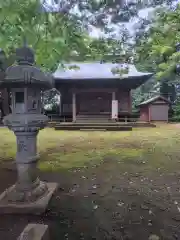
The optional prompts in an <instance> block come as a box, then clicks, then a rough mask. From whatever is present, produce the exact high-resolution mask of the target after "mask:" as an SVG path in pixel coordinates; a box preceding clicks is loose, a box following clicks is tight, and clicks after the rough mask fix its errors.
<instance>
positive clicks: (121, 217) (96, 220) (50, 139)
mask: <svg viewBox="0 0 180 240" xmlns="http://www.w3.org/2000/svg"><path fill="white" fill-rule="evenodd" d="M0 137H1V141H0V160H1V162H8V161H9V160H12V159H13V158H14V157H15V152H16V144H15V136H14V135H13V133H12V132H10V131H9V130H7V129H4V128H2V129H0ZM38 150H39V152H40V161H39V168H40V169H41V170H42V171H41V172H40V177H41V179H43V180H46V181H53V182H54V181H55V182H58V183H59V185H60V188H59V190H58V191H57V193H56V195H55V196H54V197H53V199H52V201H51V203H50V205H49V209H48V211H47V213H46V214H45V215H43V216H41V217H30V216H23V217H19V216H3V221H0V229H1V231H0V239H6V240H10V239H12V234H13V236H14V238H15V239H16V237H15V235H16V236H18V234H19V232H20V231H22V229H23V227H24V226H25V224H27V223H28V222H41V223H42V222H43V223H45V224H48V225H49V226H50V231H51V234H52V235H51V238H52V239H53V240H56V239H58V240H59V239H63V240H65V239H69V240H79V239H85V240H89V239H97V240H101V239H107V240H110V239H115V240H119V239H123V240H124V239H126V240H136V239H142V240H146V239H148V238H149V236H150V235H152V234H155V235H157V236H159V238H160V239H163V240H170V239H171V240H172V239H174V240H177V239H180V228H179V222H180V125H171V124H164V125H158V126H157V128H139V129H134V130H133V131H132V132H81V131H77V132H74V131H73V132H68V131H67V132H66V131H54V130H53V129H50V128H46V129H44V130H42V131H41V132H40V134H39V136H38ZM15 179H16V174H15V171H9V170H8V171H5V170H4V169H2V170H1V171H0V191H2V190H3V189H5V188H6V187H7V186H8V185H11V184H12V183H14V181H15ZM9 229H11V231H9Z"/></svg>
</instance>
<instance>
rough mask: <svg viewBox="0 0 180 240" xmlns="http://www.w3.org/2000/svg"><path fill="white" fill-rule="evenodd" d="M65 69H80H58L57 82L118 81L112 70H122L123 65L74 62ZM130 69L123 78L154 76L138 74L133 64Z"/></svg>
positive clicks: (145, 73)
mask: <svg viewBox="0 0 180 240" xmlns="http://www.w3.org/2000/svg"><path fill="white" fill-rule="evenodd" d="M64 65H65V67H70V66H74V65H76V66H78V67H79V69H68V68H67V69H66V68H65V69H62V68H60V67H59V68H58V69H57V70H56V71H55V72H54V74H53V76H54V78H55V80H56V81H57V80H61V79H66V80H93V79H96V80H97V79H102V80H105V79H118V78H120V77H119V74H113V73H112V69H113V68H115V67H119V68H121V67H122V66H123V64H118V63H110V62H109V63H108V62H106V63H100V62H83V63H82V62H72V63H67V64H64ZM128 67H129V73H128V74H124V75H122V77H121V78H122V79H123V78H131V77H136V78H138V77H140V78H143V77H144V78H145V79H149V78H150V77H151V76H152V75H153V74H152V73H147V72H138V71H137V69H136V67H135V66H134V65H132V64H128Z"/></svg>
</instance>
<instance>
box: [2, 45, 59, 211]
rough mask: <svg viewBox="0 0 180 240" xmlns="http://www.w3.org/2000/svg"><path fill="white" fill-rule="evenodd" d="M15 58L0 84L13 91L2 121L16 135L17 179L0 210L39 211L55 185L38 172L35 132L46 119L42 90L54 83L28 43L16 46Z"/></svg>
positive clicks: (3, 200) (46, 203) (48, 198)
mask: <svg viewBox="0 0 180 240" xmlns="http://www.w3.org/2000/svg"><path fill="white" fill-rule="evenodd" d="M16 62H17V63H16V65H12V66H10V67H8V68H7V70H6V72H5V78H4V79H3V80H1V81H0V85H1V88H2V87H8V88H10V89H11V93H12V114H9V115H7V116H6V117H5V118H4V120H3V122H4V125H5V126H7V127H8V128H9V129H10V130H12V131H13V132H14V134H15V135H16V140H17V154H16V165H17V175H18V179H17V182H16V183H15V185H13V186H11V187H10V188H9V189H7V190H6V191H5V192H3V193H2V194H1V195H0V213H33V214H40V213H42V212H44V211H45V210H46V208H47V205H48V202H49V200H50V199H51V197H52V195H53V193H54V191H55V189H56V188H57V184H56V183H45V182H42V181H40V180H39V178H38V176H37V162H38V158H39V157H38V154H37V143H36V142H37V135H38V132H39V130H40V129H43V128H44V127H45V126H46V124H47V122H48V117H47V116H45V115H43V114H41V108H42V106H41V91H43V90H46V89H50V88H52V87H53V78H52V76H50V75H47V74H44V73H43V72H42V71H41V70H40V69H39V68H37V67H35V66H34V62H35V61H34V53H33V50H32V49H30V48H29V47H27V46H24V47H22V48H19V49H17V50H16Z"/></svg>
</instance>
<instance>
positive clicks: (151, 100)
mask: <svg viewBox="0 0 180 240" xmlns="http://www.w3.org/2000/svg"><path fill="white" fill-rule="evenodd" d="M158 99H159V100H164V101H165V102H167V103H171V102H170V101H169V100H168V99H167V98H164V97H162V96H155V97H152V98H150V99H148V100H146V101H144V102H141V103H140V104H139V105H138V106H142V105H146V104H149V103H152V102H154V101H156V100H158Z"/></svg>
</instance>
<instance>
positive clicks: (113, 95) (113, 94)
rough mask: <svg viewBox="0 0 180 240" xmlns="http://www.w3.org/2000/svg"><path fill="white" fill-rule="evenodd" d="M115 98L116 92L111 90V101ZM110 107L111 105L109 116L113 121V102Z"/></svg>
mask: <svg viewBox="0 0 180 240" xmlns="http://www.w3.org/2000/svg"><path fill="white" fill-rule="evenodd" d="M114 100H116V92H112V101H114ZM111 105H112V107H111V118H112V120H114V121H115V119H114V118H113V104H111ZM116 118H118V116H116Z"/></svg>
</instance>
